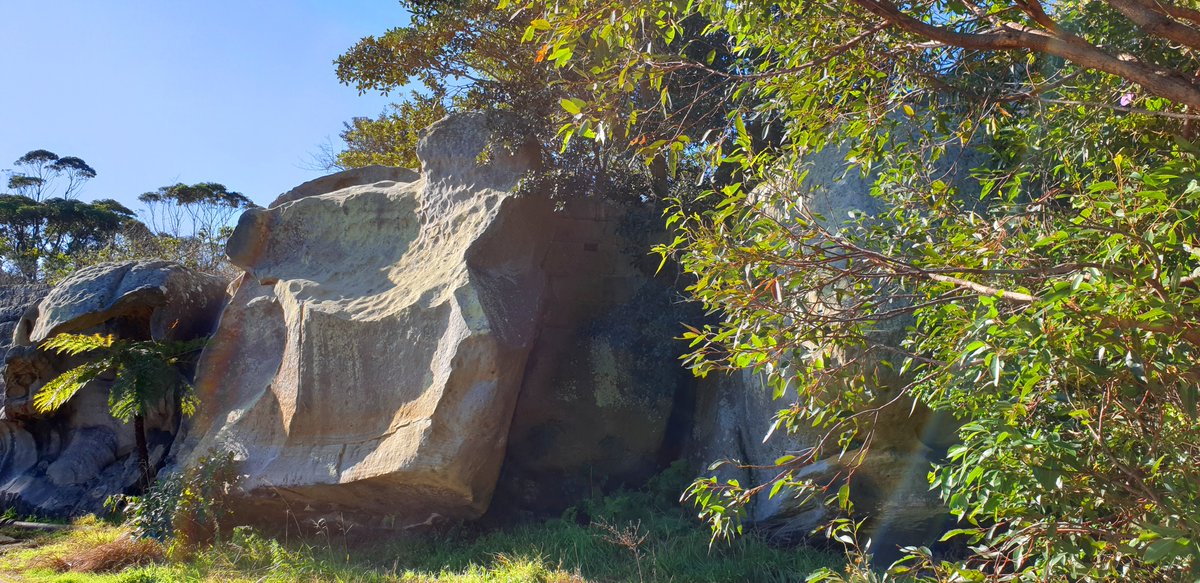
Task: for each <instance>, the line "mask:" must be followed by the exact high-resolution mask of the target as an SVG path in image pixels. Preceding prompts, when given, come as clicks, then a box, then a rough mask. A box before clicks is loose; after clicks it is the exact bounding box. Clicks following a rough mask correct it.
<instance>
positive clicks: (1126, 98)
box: [1121, 93, 1134, 107]
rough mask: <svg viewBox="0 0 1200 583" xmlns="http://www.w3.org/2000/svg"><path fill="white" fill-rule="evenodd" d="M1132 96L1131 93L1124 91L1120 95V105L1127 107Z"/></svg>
mask: <svg viewBox="0 0 1200 583" xmlns="http://www.w3.org/2000/svg"><path fill="white" fill-rule="evenodd" d="M1133 98H1134V95H1133V94H1132V93H1126V94H1124V95H1122V96H1121V107H1129V104H1130V103H1133Z"/></svg>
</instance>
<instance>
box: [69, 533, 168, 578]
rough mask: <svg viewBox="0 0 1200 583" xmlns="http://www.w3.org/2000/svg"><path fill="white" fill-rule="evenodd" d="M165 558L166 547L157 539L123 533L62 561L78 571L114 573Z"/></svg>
mask: <svg viewBox="0 0 1200 583" xmlns="http://www.w3.org/2000/svg"><path fill="white" fill-rule="evenodd" d="M162 560H163V547H162V545H160V544H159V543H158V542H157V541H153V540H149V539H135V538H133V537H131V536H128V535H126V536H123V537H121V538H119V539H117V540H114V541H111V542H108V543H104V544H102V545H99V546H95V547H91V548H88V549H82V550H80V551H78V552H75V553H73V554H71V555H69V556H67V557H65V558H64V559H63V560H62V561H63V563H65V564H66V565H67V566H68V568H69V569H70V570H71V571H72V572H74V573H114V572H117V571H120V570H123V569H126V568H129V567H140V566H142V565H149V564H151V563H158V562H161V561H162Z"/></svg>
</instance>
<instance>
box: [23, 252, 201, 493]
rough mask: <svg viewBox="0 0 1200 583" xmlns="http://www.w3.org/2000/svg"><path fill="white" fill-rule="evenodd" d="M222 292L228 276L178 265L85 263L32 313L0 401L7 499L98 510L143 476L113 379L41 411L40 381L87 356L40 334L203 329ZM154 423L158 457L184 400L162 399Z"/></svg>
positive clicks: (189, 334)
mask: <svg viewBox="0 0 1200 583" xmlns="http://www.w3.org/2000/svg"><path fill="white" fill-rule="evenodd" d="M224 300H225V282H224V281H223V280H221V279H219V278H216V277H212V276H208V275H205V274H201V273H196V272H193V271H191V270H189V269H187V268H184V267H182V266H179V265H176V264H172V263H167V262H163V261H154V262H133V263H110V264H103V265H97V266H93V267H89V268H85V269H83V270H80V271H79V272H77V273H76V274H74V275H72V276H71V277H70V278H68V279H67V280H65V281H63V282H62V283H61V284H59V285H58V286H56V287H54V288H53V289H52V290H50V291H49V293H48V294H46V295H45V298H44V299H41V301H39V302H37V303H36V304H34V305H32V306H31V307H29V308H28V309H27V310H26V311H24V313H23V314H22V316H21V318H20V320H19V321H18V322H16V323H15V326H13V335H12V339H13V341H12V346H11V348H9V350H8V352H7V357H6V359H5V362H6V364H5V368H4V389H5V390H4V393H3V400H2V401H0V435H2V436H3V439H2V440H0V495H3V496H4V497H5V504H6V505H7V506H15V507H17V508H18V509H19V510H20V511H22V512H35V513H38V514H43V515H60V516H66V515H75V514H80V513H84V512H100V511H102V510H103V503H104V500H105V499H106V498H107V497H108V496H110V495H112V494H117V493H121V492H123V491H125V490H126V489H127V488H129V487H130V486H132V485H133V484H134V483H135V482H136V480H137V476H138V473H137V464H136V460H135V459H134V458H135V457H136V456H135V455H134V454H133V450H134V435H133V429H132V427H129V426H127V425H125V424H122V423H120V422H118V421H117V420H115V419H113V417H112V416H111V415H110V414H109V412H108V402H107V396H106V395H107V389H108V384H109V383H110V382H111V379H105V378H100V379H97V380H95V381H93V382H92V383H90V384H89V385H88V386H87V387H85V388H84V389H83V390H82V391H80V393H79V394H77V395H76V396H75V397H74V398H73V399H72V400H71V401H70V402H69V403H68V404H67V406H65V407H64V408H63V409H62V410H60V411H59V412H58V413H55V414H53V415H44V414H41V413H38V412H36V411H35V410H34V409H33V407H32V405H31V399H32V396H33V395H34V394H35V393H36V392H37V390H38V389H39V388H41V386H42V385H44V384H45V383H46V382H47V381H49V380H50V379H52V378H54V377H55V376H57V375H58V374H60V373H61V372H63V371H65V370H67V369H69V368H72V367H73V366H75V365H76V364H78V363H80V362H82V361H83V360H82V359H83V358H86V357H85V356H80V357H66V356H61V355H58V354H52V353H46V352H44V351H42V350H40V349H39V348H38V344H39V343H40V342H41V341H43V340H45V339H47V338H49V337H51V336H53V335H55V334H58V333H64V332H65V333H104V334H114V335H117V336H119V337H122V338H131V339H138V340H144V339H159V340H181V339H190V338H195V337H199V336H204V335H207V334H208V333H209V332H211V330H212V328H213V326H214V324H215V322H216V319H217V316H218V314H219V313H220V310H221V307H222V305H223V304H224ZM147 421H148V423H147V426H148V429H150V432H151V435H150V437H151V445H152V447H153V451H152V454H153V456H154V458H155V461H156V462H158V461H161V460H162V458H163V457H164V456H165V455H166V454H167V453H168V450H169V448H170V446H171V444H172V441H173V438H174V435H175V433H176V432H177V431H178V427H179V423H180V419H179V416H178V412H177V407H176V406H174V405H173V404H170V403H164V404H163V406H162V408H161V410H160V411H159V412H158V414H156V415H153V416H151V417H150V418H149V419H148V420H147Z"/></svg>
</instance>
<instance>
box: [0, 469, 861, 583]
mask: <svg viewBox="0 0 1200 583" xmlns="http://www.w3.org/2000/svg"><path fill="white" fill-rule="evenodd" d="M668 490H669V489H668ZM677 491H678V490H673V492H677ZM671 498H673V495H672V496H671ZM664 499H667V498H666V497H664V496H661V495H655V494H653V493H652V492H650V491H646V492H635V493H625V494H620V495H616V496H611V497H608V498H604V499H600V500H596V501H591V502H588V503H585V504H582V505H581V506H580V507H579V508H578V509H577V510H572V511H569V512H568V513H566V514H565V515H564V516H563V517H562V518H558V519H553V520H549V521H543V522H538V523H531V524H525V525H518V526H513V527H509V528H506V529H503V530H496V531H485V532H471V531H470V527H460V528H458V529H452V530H451V531H449V532H442V533H439V534H435V535H427V536H415V535H407V536H405V535H388V537H387V538H384V539H381V538H379V537H374V538H371V539H370V540H363V539H364V538H365V537H364V536H355V534H354V533H353V531H351V533H350V536H348V537H347V536H342V535H331V536H329V537H310V538H308V539H306V540H303V541H295V540H292V541H288V542H280V541H277V540H273V539H270V538H268V537H265V536H262V535H260V534H258V533H256V532H254V531H252V530H249V529H238V530H237V531H236V532H235V533H234V534H233V535H232V536H231V537H230V538H229V540H227V541H225V542H223V543H222V544H219V545H216V546H214V547H212V548H209V549H205V550H203V551H200V552H198V553H195V554H193V555H192V556H190V557H187V558H186V559H183V558H179V556H178V554H176V555H175V558H174V559H172V560H169V561H167V562H164V563H159V564H154V565H150V566H143V567H138V568H132V569H128V570H126V571H122V572H119V573H114V574H77V573H61V572H57V571H55V570H53V569H52V568H47V567H46V565H52V564H54V563H55V559H56V558H66V557H69V556H70V555H71V553H73V552H78V551H79V550H80V549H83V548H88V547H92V546H96V545H100V544H103V543H104V542H107V541H111V540H115V539H116V538H118V537H121V536H125V535H126V533H127V532H128V531H127V530H126V529H125V528H124V527H121V526H115V525H108V524H104V523H101V522H98V521H94V520H93V521H90V522H83V523H78V524H77V525H76V526H75V527H74V528H73V529H71V530H70V531H67V532H64V533H60V534H52V535H46V536H44V537H42V538H41V539H39V540H38V541H37V544H36V546H35V547H34V548H31V549H24V550H15V551H10V552H8V553H6V554H5V555H3V556H0V578H4V579H8V578H10V577H11V578H15V579H16V580H18V581H46V582H56V583H66V582H87V583H99V582H114V583H115V582H121V583H150V582H155V581H247V582H258V581H261V582H264V583H266V582H285V581H288V582H290V581H362V582H376V581H379V582H384V581H386V582H409V583H625V582H632V583H651V582H655V583H658V582H663V583H666V582H678V583H684V582H686V583H725V582H729V583H733V582H737V583H741V582H746V581H752V582H756V583H760V582H761V583H782V582H789V581H803V580H804V579H805V577H807V576H808V575H809V574H810V573H812V572H813V571H816V570H817V569H819V568H821V567H833V568H835V569H836V568H838V567H839V566H840V565H841V564H842V562H843V559H842V557H840V556H835V555H832V554H828V553H823V552H819V551H815V550H812V549H806V548H792V549H781V548H773V547H771V546H769V545H767V544H765V543H764V542H763V541H761V540H759V539H758V538H756V537H754V536H752V535H751V536H746V537H742V538H740V539H738V540H735V541H733V542H731V543H724V542H717V543H715V544H712V545H711V546H710V544H709V543H710V540H709V531H708V530H707V529H706V528H705V527H703V526H702V525H699V524H696V523H695V522H694V521H693V520H691V519H689V518H688V517H687V516H686V515H685V513H684V512H683V511H682V510H681V509H679V508H678V507H677V506H674V505H672V504H670V503H667V502H664ZM579 516H588V517H589V520H586V521H585V520H580V519H579V518H578V517H579ZM580 522H589V524H587V525H583V524H580ZM59 564H61V563H59ZM39 566H40V567H39Z"/></svg>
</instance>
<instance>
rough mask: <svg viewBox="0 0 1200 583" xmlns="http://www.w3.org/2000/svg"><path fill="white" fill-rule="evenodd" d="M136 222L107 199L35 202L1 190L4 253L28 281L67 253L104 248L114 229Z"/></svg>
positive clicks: (63, 258) (68, 254)
mask: <svg viewBox="0 0 1200 583" xmlns="http://www.w3.org/2000/svg"><path fill="white" fill-rule="evenodd" d="M136 222H137V220H136V219H135V218H134V213H133V211H131V210H129V209H128V208H126V207H125V206H124V205H122V204H121V203H119V202H117V201H115V200H111V199H103V200H97V201H95V202H91V203H87V202H82V201H79V200H72V199H66V198H50V199H46V200H42V201H38V200H35V199H33V198H30V197H27V196H23V195H19V194H0V239H2V240H3V242H4V243H5V245H4V249H3V253H2V256H3V259H4V260H5V262H6V263H7V264H8V265H9V266H11V268H15V269H16V270H17V272H19V273H20V274H21V275H22V276H23V277H24V278H25V279H26V280H28V281H36V280H38V279H41V278H42V277H43V276H44V275H45V270H46V269H47V268H48V267H50V266H51V265H53V264H55V263H59V262H62V261H64V260H66V258H68V257H71V256H73V255H80V254H86V253H89V252H94V251H96V250H98V249H100V248H103V247H104V246H105V245H106V244H108V242H109V241H110V240H111V239H112V237H113V236H114V235H115V234H116V233H118V232H120V231H121V230H122V229H125V228H126V227H128V226H129V225H131V224H134V223H136Z"/></svg>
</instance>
